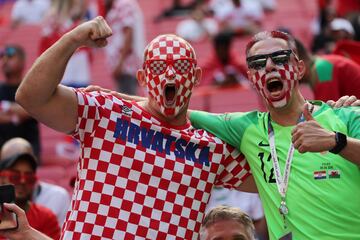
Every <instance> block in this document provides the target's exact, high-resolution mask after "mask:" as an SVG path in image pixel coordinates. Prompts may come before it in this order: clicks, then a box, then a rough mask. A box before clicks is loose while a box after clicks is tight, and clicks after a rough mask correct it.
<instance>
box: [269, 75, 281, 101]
mask: <svg viewBox="0 0 360 240" xmlns="http://www.w3.org/2000/svg"><path fill="white" fill-rule="evenodd" d="M283 87H284V84H283V82H282V81H280V80H279V79H276V78H273V79H270V80H269V81H267V82H266V88H267V90H268V92H269V93H270V94H271V95H272V96H273V97H278V96H280V95H281V93H282V90H283Z"/></svg>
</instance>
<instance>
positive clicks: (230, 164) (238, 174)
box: [215, 144, 251, 189]
mask: <svg viewBox="0 0 360 240" xmlns="http://www.w3.org/2000/svg"><path fill="white" fill-rule="evenodd" d="M224 148H225V155H224V159H223V161H222V162H221V164H220V165H221V166H220V173H219V174H218V178H217V180H216V182H215V186H217V187H226V188H230V189H236V188H238V187H239V186H240V185H241V184H242V183H243V182H244V181H245V180H246V178H247V177H248V176H250V174H251V173H250V167H249V164H248V163H247V161H246V159H245V156H244V155H243V154H241V153H240V152H239V151H238V150H236V149H235V148H233V147H232V146H230V145H228V144H224Z"/></svg>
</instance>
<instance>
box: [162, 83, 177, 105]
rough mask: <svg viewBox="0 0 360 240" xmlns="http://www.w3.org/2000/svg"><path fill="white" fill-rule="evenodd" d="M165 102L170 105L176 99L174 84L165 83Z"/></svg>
mask: <svg viewBox="0 0 360 240" xmlns="http://www.w3.org/2000/svg"><path fill="white" fill-rule="evenodd" d="M164 97H165V104H166V105H167V106H172V105H173V104H174V103H175V100H176V86H175V84H167V85H166V86H165V89H164Z"/></svg>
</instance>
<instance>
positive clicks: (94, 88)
mask: <svg viewBox="0 0 360 240" xmlns="http://www.w3.org/2000/svg"><path fill="white" fill-rule="evenodd" d="M84 91H85V92H95V91H100V92H105V93H110V94H111V95H113V96H115V97H117V98H124V99H128V98H129V97H130V96H129V97H126V96H127V95H125V94H121V93H119V92H117V91H113V90H110V89H107V88H103V87H100V86H98V85H89V86H87V87H86V88H84ZM129 100H133V99H132V98H129Z"/></svg>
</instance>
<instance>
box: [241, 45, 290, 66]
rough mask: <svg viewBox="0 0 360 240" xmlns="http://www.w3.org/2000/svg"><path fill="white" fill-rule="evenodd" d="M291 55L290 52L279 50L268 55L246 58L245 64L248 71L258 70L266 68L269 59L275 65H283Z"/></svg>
mask: <svg viewBox="0 0 360 240" xmlns="http://www.w3.org/2000/svg"><path fill="white" fill-rule="evenodd" d="M291 53H293V51H292V50H290V49H288V50H280V51H276V52H273V53H269V54H259V55H254V56H251V57H248V58H246V62H247V65H248V68H249V69H255V70H260V69H262V68H264V67H265V66H266V62H267V60H268V58H271V61H272V62H273V63H274V64H275V65H279V66H281V65H284V64H286V63H288V62H289V60H290V55H291Z"/></svg>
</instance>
